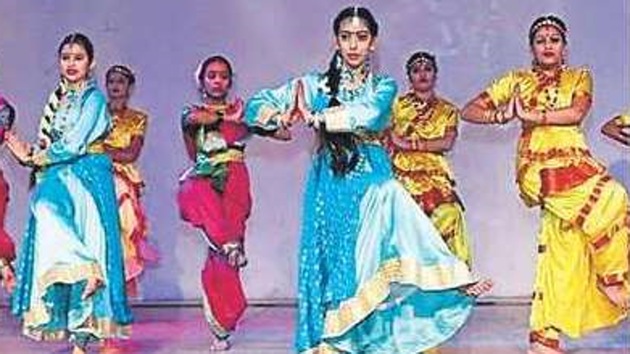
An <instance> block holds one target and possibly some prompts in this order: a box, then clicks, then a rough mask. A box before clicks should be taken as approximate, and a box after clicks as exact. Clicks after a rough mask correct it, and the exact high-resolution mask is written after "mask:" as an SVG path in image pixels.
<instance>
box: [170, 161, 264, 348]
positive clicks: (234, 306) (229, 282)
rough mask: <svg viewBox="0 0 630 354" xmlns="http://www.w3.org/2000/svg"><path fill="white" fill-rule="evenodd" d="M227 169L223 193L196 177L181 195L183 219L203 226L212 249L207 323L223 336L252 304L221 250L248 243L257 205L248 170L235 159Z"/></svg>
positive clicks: (205, 279) (206, 274)
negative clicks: (248, 226)
mask: <svg viewBox="0 0 630 354" xmlns="http://www.w3.org/2000/svg"><path fill="white" fill-rule="evenodd" d="M227 168H228V171H227V180H226V183H225V188H224V191H223V192H222V193H220V192H217V191H216V190H215V189H214V187H213V185H212V181H211V180H210V179H209V178H206V177H200V176H191V177H188V178H187V179H186V180H184V181H183V182H182V183H181V185H180V188H179V193H178V196H177V199H178V204H179V208H180V213H181V217H182V219H184V220H185V221H187V222H189V223H191V224H192V225H193V226H195V227H198V228H200V229H201V230H202V231H203V232H204V235H205V237H207V240H208V241H209V243H210V245H211V246H210V251H209V252H208V258H207V259H206V263H205V266H204V269H203V271H202V272H201V282H202V285H203V290H204V311H205V315H206V319H207V321H208V323H209V325H210V328H211V330H212V331H213V333H214V334H215V335H216V336H217V337H219V338H227V337H228V336H229V334H230V332H231V331H233V330H234V328H235V327H236V324H237V322H238V320H239V318H240V317H241V315H242V314H243V312H244V311H245V307H246V306H247V300H246V299H245V294H244V292H243V287H242V284H241V279H240V273H239V269H238V268H236V267H232V266H230V265H229V264H228V262H227V259H226V258H225V256H224V255H223V254H222V253H221V252H220V250H221V248H222V246H223V245H225V244H227V243H233V242H243V239H244V235H245V222H246V220H247V218H248V217H249V214H250V211H251V207H252V200H251V194H250V183H249V174H248V172H247V167H246V166H245V164H244V163H243V162H238V161H234V162H229V163H228V166H227ZM214 248H216V249H218V250H219V251H218V252H217V251H216V250H213V249H214Z"/></svg>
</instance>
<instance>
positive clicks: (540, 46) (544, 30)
mask: <svg viewBox="0 0 630 354" xmlns="http://www.w3.org/2000/svg"><path fill="white" fill-rule="evenodd" d="M565 48H566V44H565V43H564V40H563V39H562V34H561V33H560V31H559V30H558V29H557V28H556V27H554V26H543V27H541V28H540V29H539V30H538V31H536V33H535V34H534V40H533V43H532V45H531V49H532V55H533V56H534V60H535V62H536V63H537V64H538V65H540V66H542V67H554V66H558V65H561V64H562V59H563V56H564V52H565Z"/></svg>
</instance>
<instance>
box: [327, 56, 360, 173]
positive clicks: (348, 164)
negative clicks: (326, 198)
mask: <svg viewBox="0 0 630 354" xmlns="http://www.w3.org/2000/svg"><path fill="white" fill-rule="evenodd" d="M339 60H341V58H340V54H339V52H335V55H333V58H332V60H331V61H330V65H329V66H328V70H327V71H326V73H325V74H324V76H326V81H327V82H326V85H327V86H328V88H329V89H330V101H329V102H328V107H337V106H339V105H341V103H340V102H339V100H338V99H337V94H338V93H339V84H340V82H341V65H340V63H339V62H338V61H339ZM319 139H320V149H328V151H330V156H331V158H332V161H331V167H332V170H333V173H334V174H335V175H336V176H344V175H346V174H347V173H348V172H350V171H352V169H354V167H355V166H356V165H357V163H358V162H359V152H358V147H357V137H356V135H354V134H353V133H345V132H344V133H333V132H328V131H326V127H325V126H323V127H322V128H321V129H320V130H319Z"/></svg>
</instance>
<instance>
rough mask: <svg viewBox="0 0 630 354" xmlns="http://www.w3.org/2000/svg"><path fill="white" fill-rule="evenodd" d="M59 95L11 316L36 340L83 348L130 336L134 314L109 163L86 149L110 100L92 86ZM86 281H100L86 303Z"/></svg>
mask: <svg viewBox="0 0 630 354" xmlns="http://www.w3.org/2000/svg"><path fill="white" fill-rule="evenodd" d="M59 92H60V90H58V91H56V93H57V96H56V97H55V99H57V100H59V106H58V109H57V110H56V111H54V114H52V115H51V116H49V117H45V118H43V119H42V123H41V126H40V134H39V135H40V138H41V139H47V141H48V143H47V144H48V146H47V147H45V148H44V149H43V150H42V151H43V153H45V163H44V165H43V166H41V167H40V168H38V169H37V170H36V172H35V184H34V186H33V188H32V190H31V196H30V200H29V215H28V224H27V227H26V232H25V234H24V236H23V238H22V243H21V248H20V253H19V256H18V266H17V271H16V274H17V287H16V290H15V292H14V294H13V299H12V311H13V313H14V314H15V315H16V316H18V317H20V318H21V319H22V321H23V327H24V328H23V332H24V334H25V335H27V336H29V337H31V338H34V339H36V340H53V339H64V338H68V337H70V339H71V340H73V341H75V342H77V343H78V344H79V345H83V344H85V343H87V341H90V340H96V339H101V338H109V337H124V336H126V335H127V331H128V325H129V324H130V323H131V320H132V316H131V312H130V310H129V307H128V305H127V298H126V294H125V283H124V270H123V256H122V246H121V241H120V231H119V221H118V212H117V211H118V209H117V203H116V196H115V192H114V183H113V175H112V163H111V161H110V159H109V157H107V156H106V155H104V154H95V153H91V152H90V151H89V147H90V145H91V144H92V143H94V142H95V141H97V140H99V139H101V138H102V137H103V136H104V135H106V134H107V132H108V131H109V127H110V124H111V117H110V116H109V114H108V112H107V102H106V98H105V96H104V95H103V93H102V92H101V91H100V90H99V89H98V88H97V87H96V84H95V83H94V82H89V83H87V84H86V85H85V86H84V87H83V88H82V89H81V90H78V91H67V92H65V93H63V94H59ZM53 95H54V94H53ZM53 95H51V99H52V97H54V96H53ZM89 278H98V279H100V280H101V282H102V286H101V287H100V288H99V289H98V290H97V291H96V292H95V293H94V295H92V296H91V297H89V298H87V299H83V298H82V293H83V291H84V289H85V286H86V283H87V280H88V279H89Z"/></svg>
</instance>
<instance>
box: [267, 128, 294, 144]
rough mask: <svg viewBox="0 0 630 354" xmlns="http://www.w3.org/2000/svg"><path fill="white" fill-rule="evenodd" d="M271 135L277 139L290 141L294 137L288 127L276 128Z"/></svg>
mask: <svg viewBox="0 0 630 354" xmlns="http://www.w3.org/2000/svg"><path fill="white" fill-rule="evenodd" d="M271 137H272V138H273V139H276V140H280V141H289V140H291V139H293V135H292V134H291V131H290V130H289V129H287V128H284V127H282V128H279V129H278V130H276V131H275V132H274V133H273V134H272V135H271Z"/></svg>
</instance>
